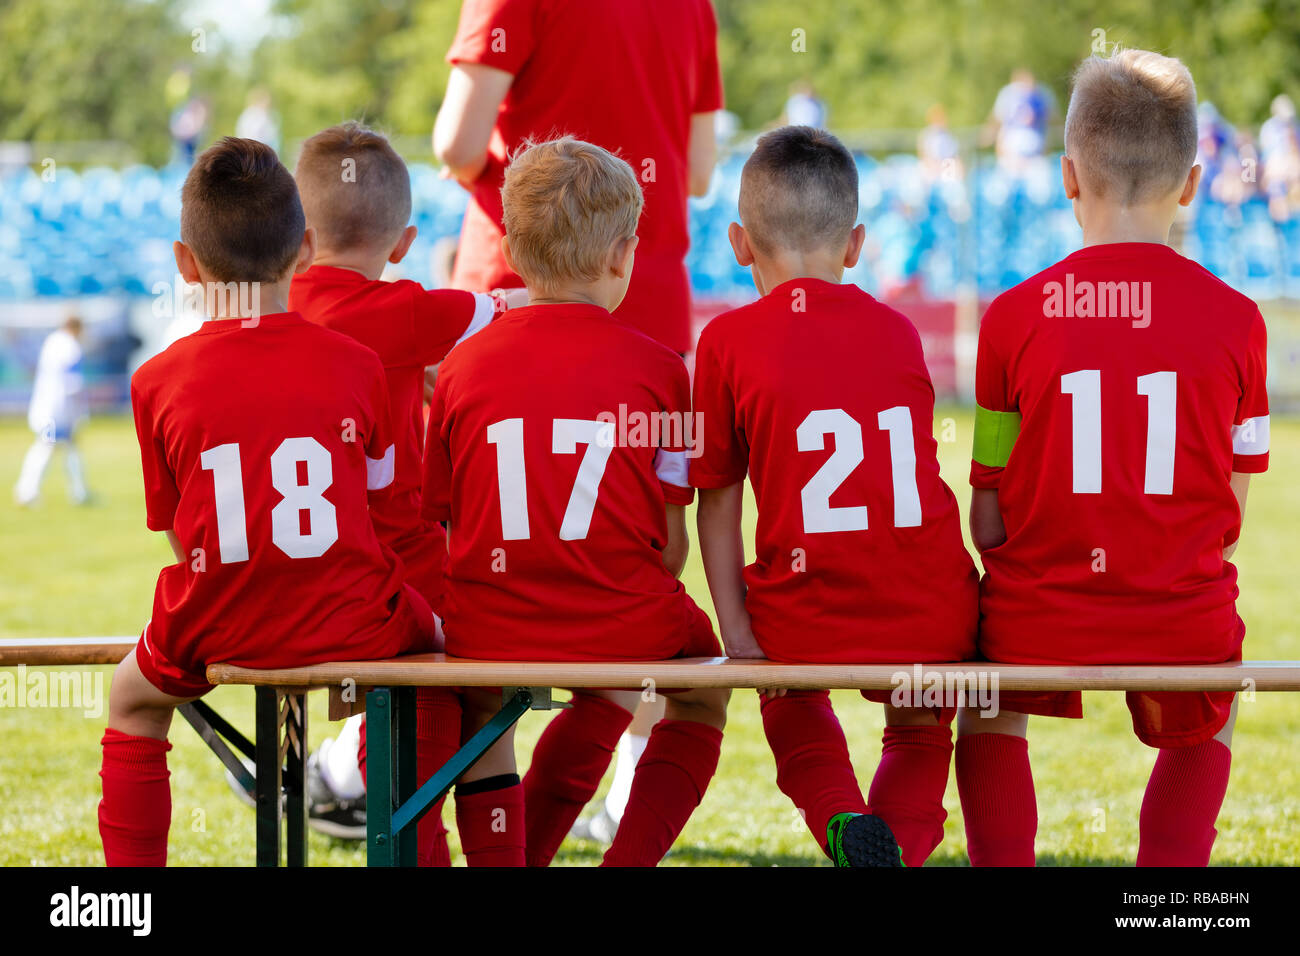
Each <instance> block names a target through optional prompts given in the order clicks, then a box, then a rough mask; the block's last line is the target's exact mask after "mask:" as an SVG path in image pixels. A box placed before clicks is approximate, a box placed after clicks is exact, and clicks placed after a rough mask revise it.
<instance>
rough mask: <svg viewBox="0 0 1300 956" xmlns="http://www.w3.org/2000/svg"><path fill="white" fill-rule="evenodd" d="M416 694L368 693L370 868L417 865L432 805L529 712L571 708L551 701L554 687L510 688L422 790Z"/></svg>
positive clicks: (388, 690) (386, 690) (382, 689)
mask: <svg viewBox="0 0 1300 956" xmlns="http://www.w3.org/2000/svg"><path fill="white" fill-rule="evenodd" d="M415 694H416V688H414V687H394V688H388V687H376V688H374V689H373V690H371V691H370V692H369V693H368V694H367V695H366V753H367V768H366V771H367V772H366V784H367V786H366V789H367V794H366V831H367V832H366V863H367V865H369V866H415V865H416V862H417V860H416V842H415V841H416V825H417V824H418V823H419V821H420V818H421V817H423V816H424V815H425V814H426V813H428V812H429V808H430V807H432V806H433V805H434V804H435V803H437V802H438V801H439V800H441V799H442V798H443V797H444V796H446V795H447V792H448V791H449V790H450V789H451V788H452V786H453V785H454V784H455V783H456V781H457V780H459V779H460V778H461V776H462V775H463V774H464V773H465V772H466V771H467V770H469V769H470V768H471V767H473V766H474V764H476V763H478V761H479V760H480V759H481V758H482V756H483V755H484V754H485V753H487V751H488V750H489V749H490V748H491V747H492V745H493V744H495V743H496V742H497V741H498V740H500V739H501V737H502V735H503V734H505V732H506V731H507V730H509V729H510V728H511V727H512V726H514V724H515V722H516V721H518V720H519V718H520V717H522V716H523V715H524V714H525V713H527V712H528V711H529V710H549V709H551V708H552V707H555V706H567V705H564V704H555V703H553V702H552V701H551V689H550V688H549V687H546V688H537V687H512V688H506V689H504V690H503V693H502V697H503V703H502V706H501V709H500V710H499V711H498V712H497V713H496V715H495V716H493V718H492V719H491V720H490V721H488V722H487V724H485V725H484V726H483V728H482V729H481V730H479V731H478V733H476V734H475V735H474V736H473V737H471V738H470V739H469V740H468V741H467V742H466V743H465V744H464V745H463V746H462V747H461V748H460V750H458V751H457V752H456V754H455V756H453V757H452V758H451V760H449V761H447V763H446V764H444V765H443V766H442V767H441V768H440V769H439V770H438V771H437V773H435V774H434V775H433V776H432V777H430V778H429V779H428V780H427V781H426V782H425V783H424V785H423V786H421V787H419V788H418V789H417V788H416V785H415V784H416V766H415V764H416V757H415ZM408 714H409V716H408ZM395 747H396V752H395Z"/></svg>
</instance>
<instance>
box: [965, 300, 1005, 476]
mask: <svg viewBox="0 0 1300 956" xmlns="http://www.w3.org/2000/svg"><path fill="white" fill-rule="evenodd" d="M997 307H998V303H997V300H994V302H993V303H992V304H991V305H990V306H989V309H988V311H987V312H986V313H985V314H984V319H983V321H982V322H980V332H979V349H978V351H977V353H976V357H975V404H976V405H978V406H980V407H981V408H984V409H987V410H988V411H990V412H1014V411H1016V409H1015V408H1014V407H1013V404H1012V401H1011V394H1010V387H1009V385H1008V382H1007V366H1006V360H1005V359H1004V358H1003V355H1002V349H1001V346H1000V343H999V342H998V330H999V328H1000V325H1001V323H999V322H997V321H996V311H995V310H996V309H997ZM1002 472H1003V469H1002V468H997V467H993V466H991V465H982V464H980V463H979V462H978V461H975V459H974V458H972V459H971V463H970V483H971V487H972V488H993V489H996V488H997V487H998V485H1000V484H1001V483H1002Z"/></svg>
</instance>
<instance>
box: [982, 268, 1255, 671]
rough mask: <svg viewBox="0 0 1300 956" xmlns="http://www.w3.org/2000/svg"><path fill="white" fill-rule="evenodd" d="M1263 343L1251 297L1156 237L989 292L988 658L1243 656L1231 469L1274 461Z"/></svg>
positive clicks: (985, 349) (985, 338)
mask: <svg viewBox="0 0 1300 956" xmlns="http://www.w3.org/2000/svg"><path fill="white" fill-rule="evenodd" d="M1265 338H1266V335H1265V329H1264V320H1263V318H1261V316H1260V314H1259V309H1257V308H1256V307H1255V304H1254V303H1253V302H1251V301H1250V300H1249V299H1247V298H1246V297H1245V296H1243V295H1240V294H1239V293H1237V292H1235V291H1233V290H1232V289H1231V288H1229V287H1228V286H1227V285H1225V284H1224V283H1223V282H1220V281H1219V280H1218V279H1216V278H1215V277H1214V276H1213V275H1211V274H1210V273H1209V272H1206V271H1205V270H1204V269H1202V268H1201V267H1200V266H1198V265H1196V264H1195V263H1193V262H1191V261H1190V260H1188V259H1184V258H1183V257H1182V256H1180V255H1178V253H1176V252H1174V250H1173V249H1171V248H1170V247H1168V246H1165V245H1161V244H1159V243H1140V242H1139V243H1115V244H1108V245H1098V246H1090V247H1087V248H1084V249H1081V250H1079V251H1078V252H1076V253H1074V254H1073V255H1071V256H1068V257H1067V258H1065V259H1064V260H1062V261H1061V262H1059V263H1057V264H1056V265H1054V266H1052V267H1051V268H1050V269H1048V270H1046V271H1045V272H1042V273H1040V274H1038V275H1037V276H1034V277H1033V278H1032V279H1028V280H1026V281H1025V282H1023V283H1021V284H1020V285H1018V286H1016V287H1015V288H1014V289H1011V290H1010V291H1008V292H1006V293H1004V294H1002V295H1001V296H999V297H998V298H997V299H995V300H994V302H993V304H992V305H991V306H990V307H989V310H988V313H987V314H986V315H985V316H984V321H983V323H982V325H981V326H980V341H979V358H978V362H977V371H976V386H975V397H976V401H977V402H978V405H979V408H978V409H977V417H978V420H977V425H976V447H975V452H974V459H975V460H974V461H973V463H972V465H971V484H972V485H974V486H975V487H976V488H995V489H997V492H998V506H999V509H1000V510H1001V512H1002V520H1003V522H1004V524H1005V525H1006V530H1007V540H1006V543H1005V544H1002V545H1000V546H999V547H996V548H993V549H992V550H989V551H986V552H985V553H984V568H985V571H986V572H987V573H986V575H985V579H984V582H983V593H982V599H981V610H982V615H983V621H982V624H981V631H980V644H981V649H982V651H983V653H984V654H985V655H986V656H987V657H989V658H990V659H992V660H998V661H1007V662H1024V663H1049V664H1055V663H1080V664H1092V663H1164V662H1189V663H1190V662H1217V661H1225V660H1229V659H1230V658H1232V657H1233V655H1234V654H1235V653H1237V652H1238V651H1239V649H1240V634H1241V630H1240V620H1239V618H1238V617H1237V612H1236V607H1235V600H1236V597H1237V571H1236V568H1235V567H1234V566H1233V565H1232V564H1231V563H1230V562H1228V561H1225V560H1224V558H1223V546H1224V544H1225V543H1229V542H1232V541H1234V540H1236V537H1237V534H1238V533H1239V531H1240V528H1241V516H1240V513H1239V511H1238V507H1237V501H1236V498H1235V496H1234V495H1233V492H1232V488H1231V487H1230V485H1229V478H1230V476H1231V474H1232V472H1234V471H1238V472H1258V471H1263V470H1264V469H1265V468H1266V467H1267V466H1268V396H1267V394H1266V393H1265V389H1264V372H1265ZM1017 428H1018V429H1019V432H1018V437H1017Z"/></svg>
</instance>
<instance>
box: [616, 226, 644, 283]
mask: <svg viewBox="0 0 1300 956" xmlns="http://www.w3.org/2000/svg"><path fill="white" fill-rule="evenodd" d="M640 241H641V237H640V236H633V237H632V238H630V239H620V240H619V241H618V245H616V246H614V248H613V250H612V251H611V253H610V262H609V271H610V272H612V273H614V275H616V276H618V278H620V279H622V278H624V277H626V276H627V275H628V274H629V273H630V272H631V271H632V255H633V253H635V252H636V247H637V244H638V243H639V242H640Z"/></svg>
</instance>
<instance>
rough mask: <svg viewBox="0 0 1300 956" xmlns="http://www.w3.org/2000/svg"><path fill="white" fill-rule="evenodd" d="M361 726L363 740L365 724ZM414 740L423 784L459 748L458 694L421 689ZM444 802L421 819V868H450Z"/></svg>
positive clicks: (434, 806) (436, 804)
mask: <svg viewBox="0 0 1300 956" xmlns="http://www.w3.org/2000/svg"><path fill="white" fill-rule="evenodd" d="M361 726H362V730H363V736H362V738H361V739H362V741H364V740H365V736H364V728H365V724H364V722H363V723H362V725H361ZM415 740H416V744H415V746H416V757H415V764H416V773H417V774H418V776H419V780H420V783H421V784H423V783H424V782H425V781H426V780H428V779H429V778H430V777H432V776H433V775H434V774H435V773H436V772H437V771H438V770H439V769H440V768H441V767H442V765H443V764H445V763H446V762H447V761H448V760H450V759H451V758H452V757H453V756H454V755H455V753H456V751H457V750H459V749H460V698H459V697H457V696H456V693H455V691H452V690H449V689H447V688H445V687H421V688H420V689H419V690H417V691H416V692H415ZM362 766H363V767H364V766H365V765H364V764H362ZM445 799H446V798H444V799H443V800H439V801H438V802H437V803H435V804H434V805H433V806H431V807H430V808H429V812H428V813H426V814H425V815H424V817H423V818H422V819H421V820H420V823H419V834H418V836H417V838H416V839H417V842H418V844H419V863H420V866H451V853H450V852H449V851H448V849H447V827H446V826H445V825H444V824H443V822H442V805H443V803H444V802H445Z"/></svg>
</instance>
